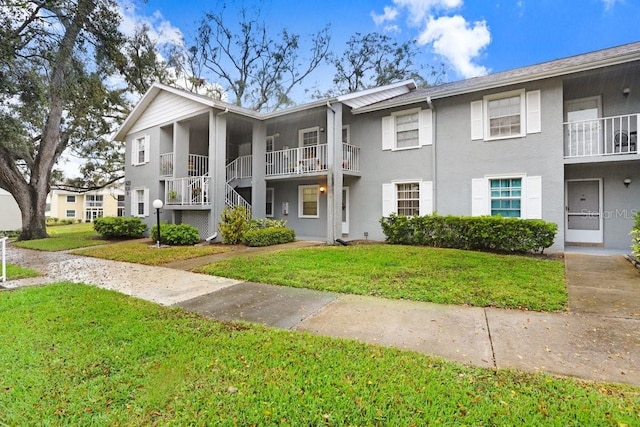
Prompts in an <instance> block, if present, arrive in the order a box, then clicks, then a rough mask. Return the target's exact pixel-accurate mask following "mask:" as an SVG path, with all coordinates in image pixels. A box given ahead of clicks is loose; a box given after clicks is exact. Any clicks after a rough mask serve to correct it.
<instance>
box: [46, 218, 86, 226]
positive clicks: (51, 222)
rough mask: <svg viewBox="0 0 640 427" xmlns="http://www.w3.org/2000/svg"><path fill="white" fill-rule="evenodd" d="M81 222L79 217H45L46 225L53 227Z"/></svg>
mask: <svg viewBox="0 0 640 427" xmlns="http://www.w3.org/2000/svg"><path fill="white" fill-rule="evenodd" d="M80 222H82V220H81V219H76V218H54V217H49V218H47V219H46V221H45V223H46V225H47V226H48V227H54V226H56V225H70V224H76V223H80Z"/></svg>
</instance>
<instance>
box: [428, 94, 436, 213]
mask: <svg viewBox="0 0 640 427" xmlns="http://www.w3.org/2000/svg"><path fill="white" fill-rule="evenodd" d="M427 104H428V105H429V108H430V109H431V111H432V113H431V115H432V123H433V126H432V129H431V132H432V140H433V145H432V147H433V149H432V151H433V152H432V154H431V168H432V169H433V202H432V203H433V212H438V197H437V194H438V169H437V168H438V162H437V161H436V152H437V149H436V147H437V146H438V144H437V141H436V135H437V134H438V133H437V132H436V130H437V123H438V121H437V120H436V109H435V107H434V106H433V102H432V101H431V96H427Z"/></svg>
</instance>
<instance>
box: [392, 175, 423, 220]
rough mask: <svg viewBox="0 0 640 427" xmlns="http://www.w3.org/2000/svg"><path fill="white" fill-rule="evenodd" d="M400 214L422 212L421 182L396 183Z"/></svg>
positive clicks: (398, 211) (409, 214)
mask: <svg viewBox="0 0 640 427" xmlns="http://www.w3.org/2000/svg"><path fill="white" fill-rule="evenodd" d="M396 202H397V210H396V212H397V213H398V215H407V216H412V215H419V214H420V184H419V183H417V182H411V183H404V184H396Z"/></svg>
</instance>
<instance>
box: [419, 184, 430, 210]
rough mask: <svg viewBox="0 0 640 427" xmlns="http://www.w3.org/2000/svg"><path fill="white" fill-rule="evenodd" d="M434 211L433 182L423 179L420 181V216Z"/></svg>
mask: <svg viewBox="0 0 640 427" xmlns="http://www.w3.org/2000/svg"><path fill="white" fill-rule="evenodd" d="M432 213H433V182H432V181H422V182H421V183H420V216H424V215H431V214H432Z"/></svg>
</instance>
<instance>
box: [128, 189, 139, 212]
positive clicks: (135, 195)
mask: <svg viewBox="0 0 640 427" xmlns="http://www.w3.org/2000/svg"><path fill="white" fill-rule="evenodd" d="M130 194H131V216H138V193H137V192H136V190H131V193H130Z"/></svg>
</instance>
